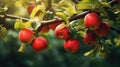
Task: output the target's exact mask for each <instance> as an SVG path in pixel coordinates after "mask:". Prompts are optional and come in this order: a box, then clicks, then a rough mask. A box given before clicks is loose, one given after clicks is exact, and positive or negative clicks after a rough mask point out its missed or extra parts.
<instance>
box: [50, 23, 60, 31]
mask: <svg viewBox="0 0 120 67" xmlns="http://www.w3.org/2000/svg"><path fill="white" fill-rule="evenodd" d="M61 23H62V22H56V23H53V24H50V25H49V27H50V29H52V30H55V28H56V27H57V26H58V25H59V24H61Z"/></svg>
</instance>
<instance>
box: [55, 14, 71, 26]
mask: <svg viewBox="0 0 120 67" xmlns="http://www.w3.org/2000/svg"><path fill="white" fill-rule="evenodd" d="M56 15H57V16H58V17H60V18H61V19H62V20H64V21H65V23H66V24H68V23H69V19H68V18H67V16H66V15H65V14H64V13H63V12H56Z"/></svg>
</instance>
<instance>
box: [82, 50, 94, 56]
mask: <svg viewBox="0 0 120 67" xmlns="http://www.w3.org/2000/svg"><path fill="white" fill-rule="evenodd" d="M93 52H94V49H92V50H90V51H88V52H86V53H84V56H89V55H90V54H92V53H93Z"/></svg>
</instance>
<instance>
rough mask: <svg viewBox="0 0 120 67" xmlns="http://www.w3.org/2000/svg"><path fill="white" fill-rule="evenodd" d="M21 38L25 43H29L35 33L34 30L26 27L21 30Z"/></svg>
mask: <svg viewBox="0 0 120 67" xmlns="http://www.w3.org/2000/svg"><path fill="white" fill-rule="evenodd" d="M18 36H19V40H20V41H21V42H23V43H29V42H31V40H32V39H33V36H34V33H33V31H32V30H30V29H27V28H24V29H22V30H20V32H19V35H18Z"/></svg>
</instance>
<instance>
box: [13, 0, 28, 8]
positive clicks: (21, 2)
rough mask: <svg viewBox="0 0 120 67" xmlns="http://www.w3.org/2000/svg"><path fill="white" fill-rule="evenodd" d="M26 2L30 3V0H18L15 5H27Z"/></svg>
mask: <svg viewBox="0 0 120 67" xmlns="http://www.w3.org/2000/svg"><path fill="white" fill-rule="evenodd" d="M26 3H28V0H18V1H17V2H16V3H15V6H17V7H22V6H25V5H26Z"/></svg>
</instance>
